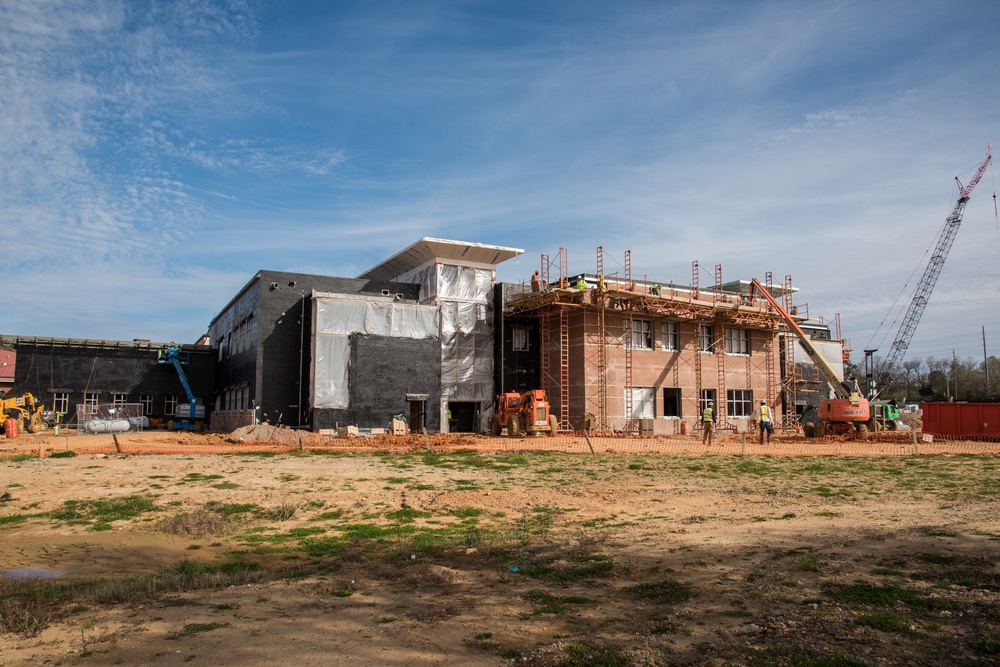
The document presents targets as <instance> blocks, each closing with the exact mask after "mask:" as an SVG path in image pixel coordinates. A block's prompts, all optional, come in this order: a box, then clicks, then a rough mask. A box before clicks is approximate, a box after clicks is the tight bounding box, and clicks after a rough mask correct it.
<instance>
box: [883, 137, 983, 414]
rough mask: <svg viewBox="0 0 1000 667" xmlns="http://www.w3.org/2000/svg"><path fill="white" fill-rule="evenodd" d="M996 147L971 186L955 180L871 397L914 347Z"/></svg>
mask: <svg viewBox="0 0 1000 667" xmlns="http://www.w3.org/2000/svg"><path fill="white" fill-rule="evenodd" d="M992 148H993V144H992V143H991V144H989V145H988V146H987V151H986V159H985V160H983V163H982V164H980V165H979V168H978V169H977V170H976V173H975V175H973V177H972V180H970V181H969V184H968V185H965V186H963V185H962V181H960V180H958V176H956V177H955V182H956V183H957V184H958V201H956V202H955V208H953V209H952V211H951V215H949V216H948V219H947V220H946V221H945V223H944V229H942V230H941V235H940V236H939V237H938V242H937V246H936V247H935V248H934V254H932V255H931V258H930V261H929V262H927V266H926V268H925V269H924V274H923V276H921V278H920V282H919V283H917V287H916V289H915V290H913V299H912V300H911V301H910V305H909V307H908V308H907V310H906V315H905V317H904V318H903V323H902V324H900V325H899V331H898V332H897V333H896V339H895V340H894V341H892V347H891V348H889V355H888V356H887V357H886V359H885V361H884V362H883V363H882V364H881V368H880V370H879V371H878V372H876V373H874V374H873V379H872V383H871V387H869V391H868V397H869V398H870V399H874V398H877V397H878V394H879V392H880V391H881V390H882V389H883V388H884V387H885V386H886V385H887V384H888V383H889V381H890V374H891V373H893V372H895V370H896V368H897V367H898V366H899V363H900V362H901V361H903V355H904V354H906V348H908V347H909V346H910V340H911V339H912V338H913V332H914V331H916V329H917V324H918V323H919V322H920V316H921V315H923V314H924V308H926V307H927V301H928V300H929V299H930V297H931V292H932V291H933V290H934V285H935V284H936V283H937V279H938V276H939V275H941V268H942V267H944V262H945V260H946V259H947V258H948V251H949V250H951V246H952V244H953V243H954V242H955V236H956V235H957V234H958V228H959V226H960V225H961V224H962V216H963V215H964V214H965V205H966V204H967V203H968V201H969V197H970V196H971V195H972V191H973V190H975V189H976V185H978V184H979V179H981V178H982V177H983V174H984V173H986V167H988V166H989V164H990V160H992V159H993V156H992V155H990V153H989V151H990V150H991V149H992ZM993 199H994V203H995V201H996V195H993ZM874 352H875V350H867V351H866V354H868V353H874ZM897 417H898V415H897Z"/></svg>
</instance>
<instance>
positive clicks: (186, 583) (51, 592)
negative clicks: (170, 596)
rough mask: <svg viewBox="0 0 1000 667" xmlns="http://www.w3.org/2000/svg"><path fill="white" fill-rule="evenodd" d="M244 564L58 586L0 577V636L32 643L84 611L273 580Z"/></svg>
mask: <svg viewBox="0 0 1000 667" xmlns="http://www.w3.org/2000/svg"><path fill="white" fill-rule="evenodd" d="M273 576H274V575H273V573H272V574H271V575H268V573H267V572H266V571H265V570H264V568H263V567H262V566H261V565H260V564H258V563H254V562H249V561H240V560H236V561H229V562H226V563H222V564H208V563H200V562H197V561H192V560H189V559H186V558H185V559H183V560H181V561H180V562H178V563H176V564H175V565H173V566H170V567H168V568H165V569H164V570H162V571H160V572H159V573H157V574H155V575H138V576H134V575H126V576H121V577H115V578H107V579H105V578H93V579H89V580H87V579H84V580H80V581H76V582H74V583H61V582H59V581H56V580H39V579H13V578H10V577H3V576H0V631H2V632H10V633H13V634H17V635H20V636H24V637H33V636H35V635H37V634H38V632H40V631H41V630H42V629H43V628H45V627H47V626H48V625H49V624H50V623H52V622H54V621H56V620H59V619H61V618H63V617H65V616H66V615H68V614H71V613H75V612H74V611H73V610H74V609H80V608H86V607H88V606H90V605H112V604H129V605H131V604H140V603H142V602H145V601H148V600H154V599H157V598H159V597H161V596H162V595H164V594H167V593H172V592H177V591H192V590H205V589H215V588H226V587H229V586H235V585H242V584H248V583H255V582H259V581H261V580H262V579H265V578H269V577H273Z"/></svg>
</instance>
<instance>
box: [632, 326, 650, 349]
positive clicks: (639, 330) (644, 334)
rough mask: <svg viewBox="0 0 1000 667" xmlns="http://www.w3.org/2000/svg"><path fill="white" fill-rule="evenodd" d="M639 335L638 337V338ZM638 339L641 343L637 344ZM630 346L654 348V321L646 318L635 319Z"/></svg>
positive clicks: (633, 347)
mask: <svg viewBox="0 0 1000 667" xmlns="http://www.w3.org/2000/svg"><path fill="white" fill-rule="evenodd" d="M637 336H638V339H637ZM637 340H638V342H639V343H642V344H641V345H636V341H637ZM628 346H629V347H630V348H632V349H633V350H652V349H653V321H652V320H644V319H633V320H632V328H631V329H630V330H629V339H628Z"/></svg>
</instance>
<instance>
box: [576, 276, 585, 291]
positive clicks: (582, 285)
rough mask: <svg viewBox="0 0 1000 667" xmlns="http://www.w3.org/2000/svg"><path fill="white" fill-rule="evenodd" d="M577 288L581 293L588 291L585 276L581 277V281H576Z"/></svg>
mask: <svg viewBox="0 0 1000 667" xmlns="http://www.w3.org/2000/svg"><path fill="white" fill-rule="evenodd" d="M576 288H577V289H578V290H580V291H581V292H586V291H587V281H586V280H584V278H583V276H580V279H579V280H577V281H576Z"/></svg>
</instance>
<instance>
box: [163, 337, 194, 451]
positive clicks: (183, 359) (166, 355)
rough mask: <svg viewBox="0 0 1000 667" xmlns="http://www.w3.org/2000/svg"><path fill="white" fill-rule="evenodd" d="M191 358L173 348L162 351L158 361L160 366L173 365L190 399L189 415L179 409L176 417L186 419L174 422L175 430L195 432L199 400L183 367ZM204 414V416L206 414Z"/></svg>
mask: <svg viewBox="0 0 1000 667" xmlns="http://www.w3.org/2000/svg"><path fill="white" fill-rule="evenodd" d="M190 356H191V355H190V353H184V354H183V356H182V355H181V351H180V349H179V348H177V347H174V346H171V347H168V348H167V349H166V350H164V351H161V352H160V356H159V357H158V358H157V360H156V363H158V364H171V365H172V366H173V367H174V369H175V370H176V371H177V376H178V377H179V378H180V379H181V384H182V385H184V393H185V394H187V399H188V408H189V413H188V414H187V415H184V414H181V410H180V409H178V410H177V415H176V416H177V417H182V418H184V419H182V420H181V421H177V422H174V428H175V429H178V430H184V431H193V430H195V428H196V425H195V419H196V418H197V417H198V399H197V398H196V397H195V395H194V392H192V391H191V385H190V384H188V380H187V375H185V374H184V368H183V365H184V364H187V363H188V361H189V360H190ZM178 407H180V406H178ZM202 414H203V415H204V413H202Z"/></svg>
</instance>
